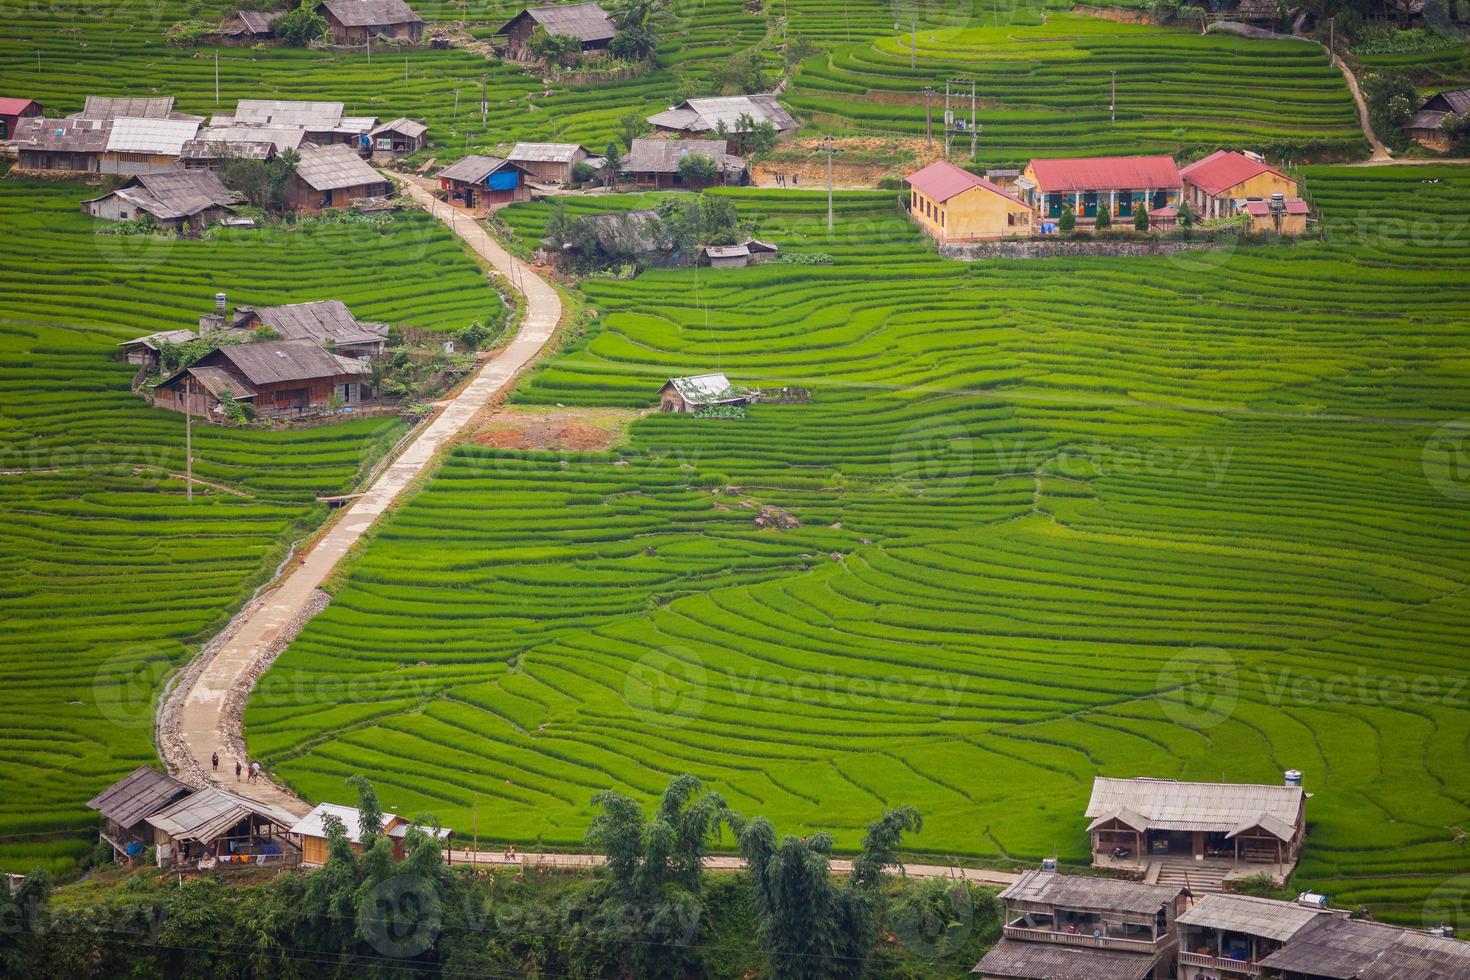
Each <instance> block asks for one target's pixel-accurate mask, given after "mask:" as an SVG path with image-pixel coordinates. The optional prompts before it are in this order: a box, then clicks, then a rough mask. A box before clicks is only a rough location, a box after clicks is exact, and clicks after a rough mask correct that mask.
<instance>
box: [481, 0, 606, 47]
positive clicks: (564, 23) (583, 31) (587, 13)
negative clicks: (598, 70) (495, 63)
mask: <svg viewBox="0 0 1470 980" xmlns="http://www.w3.org/2000/svg"><path fill="white" fill-rule="evenodd" d="M538 27H540V28H541V29H542V30H544V31H546V33H547V34H560V35H564V36H567V37H574V38H576V39H577V40H578V41H580V42H581V44H582V54H583V55H584V56H586V55H601V54H604V53H605V52H606V51H607V46H608V45H609V44H610V43H612V39H613V36H614V35H615V34H617V32H618V31H617V28H616V27H614V26H613V22H612V20H611V19H610V18H609V17H608V16H607V11H605V10H603V9H602V8H601V7H600V6H598V5H597V4H595V3H566V4H559V5H557V6H555V7H527V8H526V9H524V10H522V11H521V12H520V13H518V14H516V15H515V16H514V17H512V18H511V19H510V20H508V21H506V22H505V23H504V24H502V25H501V27H500V29H499V30H497V31H496V32H495V36H497V37H502V36H503V37H504V38H505V53H506V57H508V58H510V59H511V60H512V61H530V60H532V57H533V56H532V54H531V35H532V34H534V33H535V32H536V28H538Z"/></svg>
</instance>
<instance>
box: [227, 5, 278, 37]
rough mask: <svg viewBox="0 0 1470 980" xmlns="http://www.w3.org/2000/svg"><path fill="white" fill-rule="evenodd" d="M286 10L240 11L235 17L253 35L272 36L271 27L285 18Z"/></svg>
mask: <svg viewBox="0 0 1470 980" xmlns="http://www.w3.org/2000/svg"><path fill="white" fill-rule="evenodd" d="M285 14H286V11H284V10H239V11H236V12H235V16H237V17H239V18H240V23H241V24H242V25H244V27H245V29H246V30H247V31H249V32H250V33H251V34H270V33H271V25H273V24H274V23H275V22H276V21H278V20H280V19H281V18H282V17H284V16H285Z"/></svg>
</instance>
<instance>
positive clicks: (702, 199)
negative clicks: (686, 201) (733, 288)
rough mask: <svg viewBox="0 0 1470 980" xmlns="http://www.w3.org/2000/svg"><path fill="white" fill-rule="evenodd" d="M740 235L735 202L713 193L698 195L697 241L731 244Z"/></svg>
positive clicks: (709, 243) (711, 243) (738, 217)
mask: <svg viewBox="0 0 1470 980" xmlns="http://www.w3.org/2000/svg"><path fill="white" fill-rule="evenodd" d="M739 235H740V212H739V211H738V210H737V209H736V207H735V202H734V201H732V200H730V199H729V198H728V197H720V196H718V195H715V194H701V195H699V243H700V244H701V245H733V244H735V241H736V239H737V238H738V237H739Z"/></svg>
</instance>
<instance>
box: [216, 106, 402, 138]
mask: <svg viewBox="0 0 1470 980" xmlns="http://www.w3.org/2000/svg"><path fill="white" fill-rule="evenodd" d="M377 124H378V120H377V117H376V116H349V115H346V114H345V112H344V107H343V104H342V103H341V102H300V101H291V100H285V99H241V100H240V101H239V102H238V103H236V105H235V112H234V114H233V115H220V114H216V115H215V117H214V118H213V119H211V120H210V129H217V128H225V127H247V126H248V127H267V128H272V129H297V130H302V131H303V133H304V139H305V140H307V141H309V142H312V143H316V144H318V145H319V146H326V145H328V144H331V143H347V144H349V145H351V146H353V147H360V146H361V145H362V138H363V137H364V136H366V135H367V134H368V133H370V132H372V130H373V128H374V127H375V126H377Z"/></svg>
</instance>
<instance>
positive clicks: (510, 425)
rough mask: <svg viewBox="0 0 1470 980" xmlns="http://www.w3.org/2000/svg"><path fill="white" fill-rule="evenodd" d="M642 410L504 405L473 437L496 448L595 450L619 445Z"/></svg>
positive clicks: (481, 443) (483, 444)
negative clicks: (532, 407) (536, 407)
mask: <svg viewBox="0 0 1470 980" xmlns="http://www.w3.org/2000/svg"><path fill="white" fill-rule="evenodd" d="M642 414H643V413H641V412H634V411H627V410H622V409H613V408H589V409H573V408H557V409H550V410H547V409H522V408H505V409H502V410H500V411H498V412H496V413H495V414H494V415H491V416H490V417H489V418H488V419H486V420H485V422H484V423H483V424H482V425H481V426H480V428H479V429H478V430H476V432H475V434H474V436H473V437H472V438H473V439H474V441H475V442H476V443H478V444H479V445H482V446H491V447H493V448H495V449H547V450H561V451H572V452H596V451H600V450H604V449H611V448H612V447H613V446H615V445H617V444H618V443H619V442H620V441H621V440H622V438H623V434H624V433H625V432H626V431H627V428H628V425H629V424H630V423H631V422H632V421H633V420H634V419H636V418H638V417H639V416H640V415H642Z"/></svg>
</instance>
